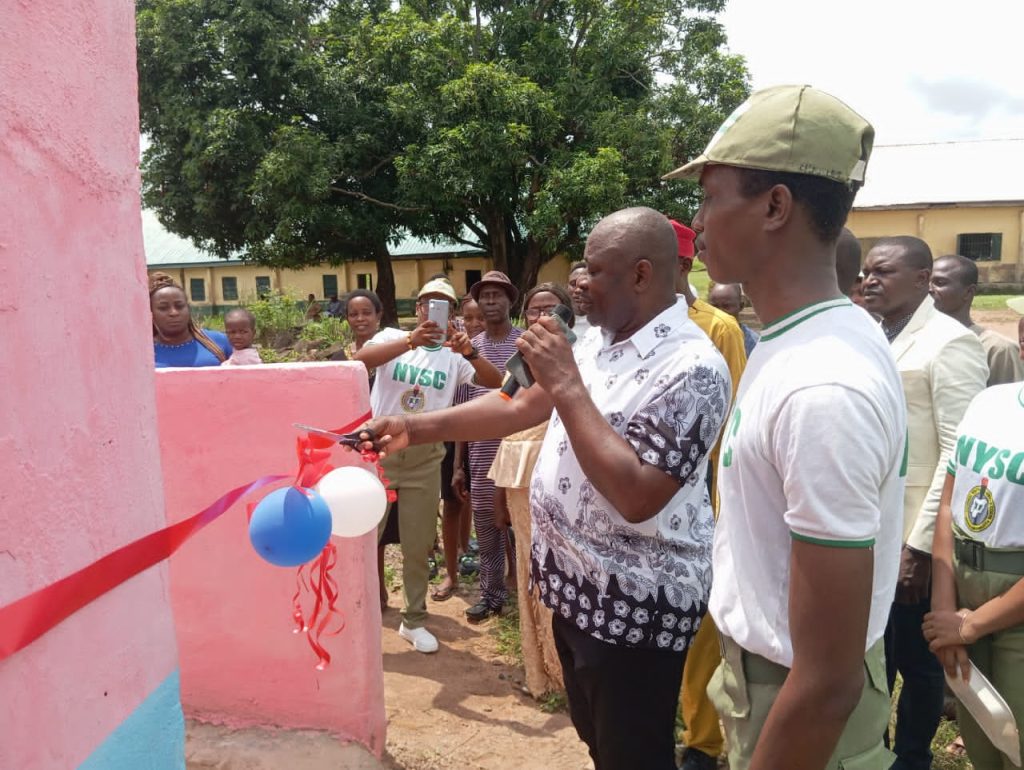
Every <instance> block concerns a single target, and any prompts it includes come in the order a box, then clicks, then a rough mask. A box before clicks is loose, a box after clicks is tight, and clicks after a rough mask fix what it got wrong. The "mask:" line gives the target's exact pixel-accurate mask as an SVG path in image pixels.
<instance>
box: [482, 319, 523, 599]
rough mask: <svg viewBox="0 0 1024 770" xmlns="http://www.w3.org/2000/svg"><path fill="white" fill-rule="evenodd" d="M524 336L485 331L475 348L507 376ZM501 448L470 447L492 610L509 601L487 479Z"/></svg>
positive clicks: (502, 537) (501, 539) (493, 444)
mask: <svg viewBox="0 0 1024 770" xmlns="http://www.w3.org/2000/svg"><path fill="white" fill-rule="evenodd" d="M522 333H523V331H522V329H516V328H515V327H513V328H512V330H511V331H510V332H509V333H508V336H506V337H505V338H504V339H502V340H497V341H495V340H492V339H490V338H489V337H488V336H487V332H486V331H483V332H481V333H480V334H478V335H477V336H475V337H474V338H473V346H474V347H475V348H476V349H477V350H479V351H480V355H481V356H483V357H484V358H486V359H487V360H488V361H490V362H491V363H492V364H494V366H495V367H496V368H497V369H498V371H499V372H500V373H501V374H502V376H504V374H505V363H506V362H507V361H508V359H509V358H511V357H512V355H513V354H514V353H515V352H516V350H517V348H516V340H517V339H519V336H520V335H521V334H522ZM488 392H489V389H488V388H481V387H479V386H471V387H470V393H469V395H470V399H473V398H477V397H478V396H481V395H483V394H484V393H488ZM500 445H501V440H500V439H496V440H493V441H473V442H471V443H470V444H469V475H470V484H471V488H470V502H471V503H472V505H473V526H474V528H475V529H476V539H477V543H478V544H479V547H480V596H481V599H482V600H483V601H485V602H487V605H488V606H489V607H491V608H497V607H501V606H502V605H503V604H504V603H505V601H506V599H508V588H507V587H506V585H505V541H506V534H505V532H504V531H503V530H500V529H498V528H497V527H495V526H494V482H493V481H491V480H490V479H489V478H487V473H488V471H490V469H491V464H492V463H493V462H494V457H495V455H497V454H498V447H499V446H500ZM514 558H515V555H514V553H513V559H514Z"/></svg>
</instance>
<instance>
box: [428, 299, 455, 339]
mask: <svg viewBox="0 0 1024 770" xmlns="http://www.w3.org/2000/svg"><path fill="white" fill-rule="evenodd" d="M449 307H451V304H450V303H449V302H448V300H446V299H432V300H430V301H429V303H428V304H427V320H428V321H433V322H434V323H436V324H437V325H438V327H439V328H440V330H441V331H440V334H441V336H440V337H438V338H437V341H438V342H439V343H440V342H444V341H445V340H446V339H447V338H448V312H449V310H448V308H449Z"/></svg>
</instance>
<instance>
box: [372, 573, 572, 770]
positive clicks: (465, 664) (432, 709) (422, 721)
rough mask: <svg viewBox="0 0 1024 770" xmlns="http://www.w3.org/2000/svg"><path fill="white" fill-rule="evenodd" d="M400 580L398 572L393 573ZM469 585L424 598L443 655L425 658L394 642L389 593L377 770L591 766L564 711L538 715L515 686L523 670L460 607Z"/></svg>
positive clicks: (469, 596)
mask: <svg viewBox="0 0 1024 770" xmlns="http://www.w3.org/2000/svg"><path fill="white" fill-rule="evenodd" d="M399 574H400V573H399ZM475 600H476V586H475V584H472V585H466V584H463V585H461V586H460V587H459V591H458V593H456V594H455V595H454V596H453V597H451V598H450V599H448V600H447V601H443V602H435V601H433V600H432V599H428V600H427V609H428V611H429V612H430V618H429V620H428V621H427V627H428V628H429V629H430V630H431V631H432V632H433V633H434V634H435V635H436V636H437V638H438V640H439V641H440V643H441V649H440V650H438V651H437V653H435V654H432V655H423V654H421V653H418V652H416V651H415V650H413V648H412V646H411V645H410V644H409V643H408V642H406V641H405V640H404V639H402V638H400V637H399V636H398V626H399V623H400V622H401V619H400V615H399V613H398V609H397V607H400V606H401V595H400V593H398V592H395V593H392V594H391V597H390V604H391V608H389V609H388V610H386V611H385V613H384V634H383V648H384V693H385V708H386V710H387V718H388V732H387V753H386V756H385V767H389V768H402V769H403V770H412V769H413V768H415V770H435V769H436V770H441V769H442V768H444V769H447V768H460V769H462V768H465V770H477V769H478V768H479V769H480V770H484V768H486V770H504V769H505V768H508V769H509V770H511V768H538V769H540V768H559V769H560V770H561V769H563V768H564V770H577V769H579V770H584V769H585V768H590V767H592V765H591V763H590V759H589V756H588V754H587V750H586V748H585V747H584V745H583V744H582V743H581V742H580V740H579V738H578V737H577V736H576V731H575V730H574V729H573V727H572V723H571V722H570V721H569V717H568V715H567V714H566V713H564V712H560V713H554V714H548V713H545V712H544V711H543V710H542V709H541V708H540V704H539V703H538V702H537V701H535V700H534V699H533V698H532V697H531V696H530V695H528V694H526V693H525V692H524V689H523V671H522V669H521V668H519V667H517V666H514V665H511V664H510V663H509V661H508V660H507V659H505V658H503V657H502V656H501V655H500V654H499V652H498V643H497V640H496V639H495V637H494V635H493V633H492V632H491V630H490V628H489V626H490V624H491V623H494V622H495V621H493V620H490V621H487V622H485V623H482V624H479V625H472V624H470V623H468V622H467V621H466V619H465V615H464V611H465V609H466V608H467V607H468V606H469V605H470V604H472V603H473V602H474V601H475Z"/></svg>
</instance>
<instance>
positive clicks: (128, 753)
mask: <svg viewBox="0 0 1024 770" xmlns="http://www.w3.org/2000/svg"><path fill="white" fill-rule="evenodd" d="M184 768H185V718H184V716H183V715H182V713H181V683H180V677H179V674H178V671H177V670H175V672H174V673H173V674H171V675H170V676H169V677H167V678H166V679H165V680H164V681H163V682H161V683H160V686H159V687H157V688H156V689H155V690H154V691H153V692H152V693H150V695H149V697H148V698H146V700H144V701H143V702H142V703H140V704H139V707H138V708H137V709H135V711H133V712H132V713H131V714H130V715H129V716H128V718H127V719H125V720H124V722H122V723H121V724H120V726H119V727H118V728H117V729H116V730H114V732H112V733H111V734H110V735H108V736H107V739H106V740H105V741H103V743H102V744H100V746H99V748H97V749H96V750H95V751H94V752H93V753H92V754H90V755H89V758H88V759H86V760H85V762H83V763H82V764H81V765H79V770H184Z"/></svg>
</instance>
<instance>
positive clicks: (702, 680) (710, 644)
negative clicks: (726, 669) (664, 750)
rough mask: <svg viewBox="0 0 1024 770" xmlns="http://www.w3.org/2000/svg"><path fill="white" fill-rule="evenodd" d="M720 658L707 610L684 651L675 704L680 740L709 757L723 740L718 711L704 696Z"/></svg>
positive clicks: (714, 631) (719, 650) (716, 632)
mask: <svg viewBox="0 0 1024 770" xmlns="http://www.w3.org/2000/svg"><path fill="white" fill-rule="evenodd" d="M721 662H722V652H721V646H720V644H719V641H718V629H717V628H715V621H714V620H712V619H711V613H710V612H708V613H705V615H704V619H703V620H701V622H700V628H699V629H698V631H697V636H696V637H695V638H694V640H693V644H691V645H690V649H689V651H688V652H687V653H686V666H685V668H683V687H682V690H681V691H680V693H679V704H680V707H681V708H682V712H683V724H684V725H685V727H684V729H683V743H684V744H686V748H688V749H696V750H697V751H703V752H704V753H705V754H707V755H708V756H711V757H717V756H718V755H719V754H721V753H722V745H723V740H722V729H721V728H720V727H719V726H718V712H717V711H716V710H715V707H714V705H712V703H711V701H710V700H709V699H708V697H707V688H708V684H709V683H710V682H711V677H713V676H714V674H715V670H716V669H717V668H718V666H719V664H720V663H721Z"/></svg>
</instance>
